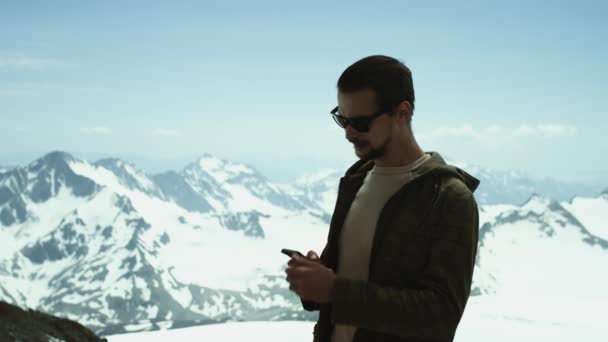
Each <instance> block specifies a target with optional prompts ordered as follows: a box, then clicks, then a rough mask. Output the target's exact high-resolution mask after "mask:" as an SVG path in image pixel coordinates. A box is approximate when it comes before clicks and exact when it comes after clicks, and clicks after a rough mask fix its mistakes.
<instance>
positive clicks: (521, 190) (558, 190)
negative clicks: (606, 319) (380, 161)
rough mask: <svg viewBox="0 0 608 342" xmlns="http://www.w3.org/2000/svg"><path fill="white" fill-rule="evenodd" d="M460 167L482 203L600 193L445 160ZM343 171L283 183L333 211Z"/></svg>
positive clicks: (581, 186)
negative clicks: (471, 178)
mask: <svg viewBox="0 0 608 342" xmlns="http://www.w3.org/2000/svg"><path fill="white" fill-rule="evenodd" d="M446 162H447V163H449V164H452V165H455V166H458V167H461V168H462V169H463V170H465V171H467V172H468V173H470V174H471V175H473V176H474V177H476V178H478V179H479V180H480V185H479V188H478V189H477V190H476V191H475V198H476V200H477V202H478V203H479V204H483V205H488V204H492V205H494V204H515V205H519V204H522V203H524V202H525V201H526V200H527V199H528V198H529V197H530V196H531V195H532V194H541V195H543V196H547V197H549V198H553V199H555V200H557V201H565V200H570V199H571V198H573V197H574V196H583V197H590V196H596V195H597V194H598V188H597V187H595V186H591V185H585V184H574V183H567V182H561V181H556V180H553V179H551V178H547V177H545V178H535V177H531V176H528V175H526V174H525V173H524V172H522V171H518V170H508V171H502V170H492V169H488V168H482V167H479V166H475V165H471V164H468V163H464V162H458V161H451V160H447V161H446ZM348 166H350V165H345V167H344V170H332V169H325V170H321V171H319V172H316V173H312V174H309V175H304V176H302V177H300V178H299V179H297V180H296V182H294V183H293V184H288V185H284V188H285V190H286V191H289V192H290V193H291V194H292V196H294V197H296V198H298V199H300V200H301V201H308V202H309V203H310V205H312V206H314V205H315V204H316V205H319V207H321V208H323V209H324V210H325V211H328V212H331V211H332V210H333V206H334V204H335V200H336V196H337V191H338V182H339V180H340V177H342V176H343V175H344V171H345V170H346V169H347V168H348Z"/></svg>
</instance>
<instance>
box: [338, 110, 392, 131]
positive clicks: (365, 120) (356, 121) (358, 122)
mask: <svg viewBox="0 0 608 342" xmlns="http://www.w3.org/2000/svg"><path fill="white" fill-rule="evenodd" d="M385 113H389V111H386V110H384V109H381V110H379V111H377V112H376V113H374V114H372V115H371V116H358V117H354V118H347V117H344V116H342V115H340V114H338V107H337V106H336V108H334V109H333V110H332V111H331V112H330V114H331V116H332V117H333V118H334V121H335V122H336V123H337V124H338V126H340V127H342V128H346V127H347V126H348V125H350V126H351V127H352V128H354V129H356V130H357V131H359V132H369V125H370V124H371V123H372V121H374V119H375V118H377V117H379V116H380V115H382V114H385Z"/></svg>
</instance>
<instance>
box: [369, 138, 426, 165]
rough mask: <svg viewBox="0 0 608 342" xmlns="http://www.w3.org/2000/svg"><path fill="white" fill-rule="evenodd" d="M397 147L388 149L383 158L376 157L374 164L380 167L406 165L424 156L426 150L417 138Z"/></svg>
mask: <svg viewBox="0 0 608 342" xmlns="http://www.w3.org/2000/svg"><path fill="white" fill-rule="evenodd" d="M395 147H396V148H393V149H392V150H389V151H387V153H386V154H385V155H384V157H383V158H381V159H374V164H375V165H377V166H380V167H395V166H405V165H408V164H410V163H413V162H415V161H416V160H418V159H419V158H421V157H422V156H424V151H423V150H422V149H421V148H420V146H418V143H416V141H415V140H412V141H409V142H408V143H407V144H401V145H399V146H395Z"/></svg>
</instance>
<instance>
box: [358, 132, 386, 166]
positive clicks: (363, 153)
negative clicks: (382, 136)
mask: <svg viewBox="0 0 608 342" xmlns="http://www.w3.org/2000/svg"><path fill="white" fill-rule="evenodd" d="M351 142H352V143H353V144H355V153H356V154H357V156H358V157H359V158H360V159H361V160H365V161H369V160H372V159H380V158H382V157H383V156H384V155H386V153H387V151H388V145H389V144H390V142H391V137H390V136H388V137H387V138H386V140H384V142H383V143H382V145H380V147H376V148H374V147H372V146H371V145H370V144H369V143H367V142H364V141H360V140H354V141H351ZM357 146H359V148H357Z"/></svg>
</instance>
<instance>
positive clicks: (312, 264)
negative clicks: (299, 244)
mask: <svg viewBox="0 0 608 342" xmlns="http://www.w3.org/2000/svg"><path fill="white" fill-rule="evenodd" d="M285 273H287V281H288V282H289V284H290V285H289V289H290V290H292V291H293V292H295V293H296V294H297V295H298V296H300V298H302V299H303V300H308V301H313V302H316V303H319V304H321V303H328V302H331V299H332V298H331V295H332V290H333V287H334V281H335V278H336V275H335V273H334V271H333V270H331V269H330V268H327V267H325V266H323V265H322V264H321V262H320V260H319V256H318V255H317V254H316V253H315V252H314V251H309V252H308V253H307V254H306V258H302V257H300V256H297V255H296V256H294V257H293V258H292V259H291V260H290V261H289V263H287V268H286V269H285Z"/></svg>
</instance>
